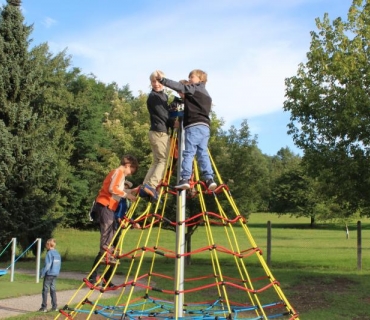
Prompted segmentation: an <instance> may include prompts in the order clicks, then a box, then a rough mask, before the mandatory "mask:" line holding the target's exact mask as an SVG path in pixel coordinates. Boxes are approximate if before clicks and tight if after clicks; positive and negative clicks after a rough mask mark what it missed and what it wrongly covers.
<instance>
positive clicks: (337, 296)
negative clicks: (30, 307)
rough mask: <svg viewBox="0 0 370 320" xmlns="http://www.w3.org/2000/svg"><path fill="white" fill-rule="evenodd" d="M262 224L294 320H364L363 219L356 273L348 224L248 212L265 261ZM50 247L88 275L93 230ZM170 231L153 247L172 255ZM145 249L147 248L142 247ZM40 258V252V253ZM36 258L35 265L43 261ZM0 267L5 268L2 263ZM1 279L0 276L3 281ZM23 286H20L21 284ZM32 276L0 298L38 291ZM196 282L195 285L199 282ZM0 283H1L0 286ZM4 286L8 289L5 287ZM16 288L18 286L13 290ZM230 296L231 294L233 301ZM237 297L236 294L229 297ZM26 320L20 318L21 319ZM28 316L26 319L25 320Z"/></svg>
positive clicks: (206, 264) (132, 240) (196, 260)
mask: <svg viewBox="0 0 370 320" xmlns="http://www.w3.org/2000/svg"><path fill="white" fill-rule="evenodd" d="M267 221H271V223H272V251H271V266H270V270H271V273H272V274H273V276H274V277H275V278H276V279H277V280H278V281H279V282H280V286H281V289H282V291H283V292H284V294H285V296H286V297H287V298H288V300H289V302H290V303H291V304H292V306H293V307H294V308H296V309H297V310H298V312H299V313H300V319H313V320H314V319H315V320H316V319H318V320H320V319H370V316H369V315H368V314H369V311H368V310H370V294H369V292H370V277H369V275H370V252H369V250H370V249H369V240H370V221H369V220H368V219H362V229H363V230H362V244H363V245H362V270H357V231H356V222H354V223H353V224H351V225H350V226H349V229H350V236H349V239H347V238H346V232H345V228H344V226H340V225H335V224H322V225H319V226H318V227H317V228H315V229H310V228H309V222H310V221H309V219H307V218H298V219H297V218H290V217H288V216H282V217H280V218H279V217H278V216H277V215H273V214H260V213H258V214H257V213H256V214H252V215H251V216H250V218H249V221H248V224H247V227H248V230H249V231H250V234H251V235H252V240H253V241H255V243H256V244H257V246H258V247H259V248H260V249H261V250H262V253H263V257H264V259H266V253H267V250H266V243H267V229H266V225H267ZM211 230H212V234H211V238H212V239H213V240H214V243H215V244H217V246H227V245H228V243H229V241H228V238H227V236H225V230H224V228H223V227H219V226H215V227H212V228H211ZM128 232H129V236H126V237H125V244H124V246H125V247H126V248H133V247H136V246H137V244H138V243H139V242H138V241H139V240H138V239H139V237H140V236H143V235H145V236H146V235H148V232H149V231H148V230H145V231H143V232H142V231H140V230H129V231H128ZM156 232H157V230H153V234H152V235H151V236H150V240H149V242H148V243H152V242H154V239H155V238H156V236H157V233H156ZM233 232H234V233H235V238H236V239H237V244H238V245H239V246H240V248H249V247H251V243H250V238H248V235H246V234H245V232H244V230H243V228H242V227H240V226H239V227H234V228H233ZM54 236H55V238H56V239H57V249H58V250H59V252H60V253H61V255H62V260H63V264H62V268H63V270H65V271H82V272H86V273H88V272H89V270H90V268H91V264H92V261H93V259H94V257H95V255H96V253H97V248H98V246H99V233H98V232H92V231H77V230H64V229H58V230H56V232H55V235H54ZM209 236H210V235H207V234H206V232H205V228H203V227H201V228H198V230H197V231H196V232H195V233H194V235H193V237H192V248H199V247H204V246H205V245H207V241H206V240H207V239H209ZM175 243H176V237H175V233H173V232H171V231H166V230H162V231H161V234H160V242H159V246H162V247H171V244H173V245H172V246H173V247H172V250H174V246H175ZM148 246H150V245H149V244H148ZM44 254H45V253H44ZM44 254H43V257H42V263H43V259H44ZM152 256H153V255H152V254H147V257H146V258H145V259H143V262H142V268H147V269H149V268H150V263H151V257H152ZM209 257H210V253H209V250H206V251H202V252H200V253H197V254H196V255H194V256H193V257H192V265H190V266H187V267H186V273H187V274H186V275H187V276H189V277H196V276H197V275H198V274H199V268H202V271H204V270H208V269H209V272H210V273H212V265H211V263H210V258H209ZM218 260H219V262H220V264H221V265H222V272H224V274H225V275H229V274H230V275H231V274H234V273H235V263H234V260H233V258H230V256H229V255H227V254H223V253H219V254H218ZM4 265H7V264H4ZM128 265H129V263H124V264H123V265H122V268H121V269H120V272H122V273H126V272H127V269H128ZM247 266H248V272H250V274H259V272H260V269H261V268H260V266H261V264H260V262H259V260H258V259H256V258H251V261H250V262H249V263H248V264H247ZM17 268H28V269H35V261H34V258H32V257H28V258H26V259H25V260H22V261H19V262H17V264H16V269H17ZM155 268H156V269H155V270H160V271H161V272H163V273H166V272H167V273H168V274H171V273H173V270H174V259H170V258H166V257H163V256H160V257H158V258H157V257H156V261H155ZM7 277H8V276H3V277H1V278H0V283H1V282H2V283H3V284H4V283H5V282H7V281H9V278H7ZM26 281H27V286H25V285H24V284H25V283H26ZM32 281H33V282H34V281H35V279H34V277H31V279H28V280H27V276H24V277H23V276H22V277H20V276H18V275H17V276H16V280H15V281H14V282H13V283H12V286H14V289H13V290H10V291H8V290H7V291H8V293H3V294H2V295H0V298H4V297H5V296H14V295H19V294H32V293H40V290H41V285H40V284H39V285H36V284H35V285H33V284H31V282H32ZM199 284H202V280H199ZM0 285H1V284H0ZM7 285H8V284H7ZM156 285H157V286H159V287H161V288H162V287H173V284H171V283H168V280H161V279H156ZM17 286H18V288H17ZM71 286H72V287H73V286H75V288H77V284H75V283H74V282H73V281H72V282H71V281H70V280H62V279H59V280H58V290H63V289H67V288H70V287H71ZM26 287H27V290H26V289H25V288H26ZM193 297H194V300H197V299H201V298H202V294H201V293H199V292H194V293H193ZM233 298H234V297H233ZM235 299H237V297H235ZM23 319H26V318H23ZM28 319H29V318H28Z"/></svg>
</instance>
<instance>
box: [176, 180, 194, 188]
mask: <svg viewBox="0 0 370 320" xmlns="http://www.w3.org/2000/svg"><path fill="white" fill-rule="evenodd" d="M175 189H182V190H187V189H190V184H189V180H188V179H181V180H180V181H179V183H178V184H177V185H176V186H175Z"/></svg>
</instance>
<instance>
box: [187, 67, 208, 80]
mask: <svg viewBox="0 0 370 320" xmlns="http://www.w3.org/2000/svg"><path fill="white" fill-rule="evenodd" d="M193 74H195V75H196V76H197V77H198V78H199V79H200V81H201V82H204V83H206V82H207V73H206V72H204V71H203V70H200V69H194V70H192V71H190V73H189V78H190V77H191V76H192V75H193Z"/></svg>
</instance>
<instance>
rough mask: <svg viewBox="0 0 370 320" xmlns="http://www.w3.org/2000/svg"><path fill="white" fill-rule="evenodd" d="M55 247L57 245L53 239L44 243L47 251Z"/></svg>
mask: <svg viewBox="0 0 370 320" xmlns="http://www.w3.org/2000/svg"><path fill="white" fill-rule="evenodd" d="M56 245H57V243H56V241H55V239H54V238H50V239H49V240H48V241H46V244H45V248H46V249H47V250H50V249H54V248H55V246H56Z"/></svg>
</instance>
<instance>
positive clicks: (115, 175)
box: [93, 155, 139, 264]
mask: <svg viewBox="0 0 370 320" xmlns="http://www.w3.org/2000/svg"><path fill="white" fill-rule="evenodd" d="M138 167H139V163H138V161H137V159H136V158H135V157H134V156H132V155H125V156H123V157H122V160H121V165H120V166H119V167H118V168H116V169H114V170H112V171H111V172H109V173H108V175H107V176H106V178H105V179H104V181H103V186H102V188H101V189H100V191H99V194H98V196H97V197H96V199H95V206H94V210H93V211H94V213H95V219H96V222H98V223H99V226H100V252H99V253H100V254H103V253H104V252H105V251H107V250H108V247H109V244H110V243H111V241H112V239H113V236H114V233H115V231H116V230H115V225H114V212H115V210H116V209H117V207H118V204H119V201H120V200H121V198H125V199H128V200H130V201H136V197H135V196H134V195H133V194H131V191H130V190H128V189H124V186H125V178H126V177H127V176H129V175H132V174H134V173H135V172H136V171H137V169H138ZM109 260H110V261H109V262H110V264H114V263H117V261H116V259H114V258H113V257H112V256H110V257H109Z"/></svg>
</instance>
